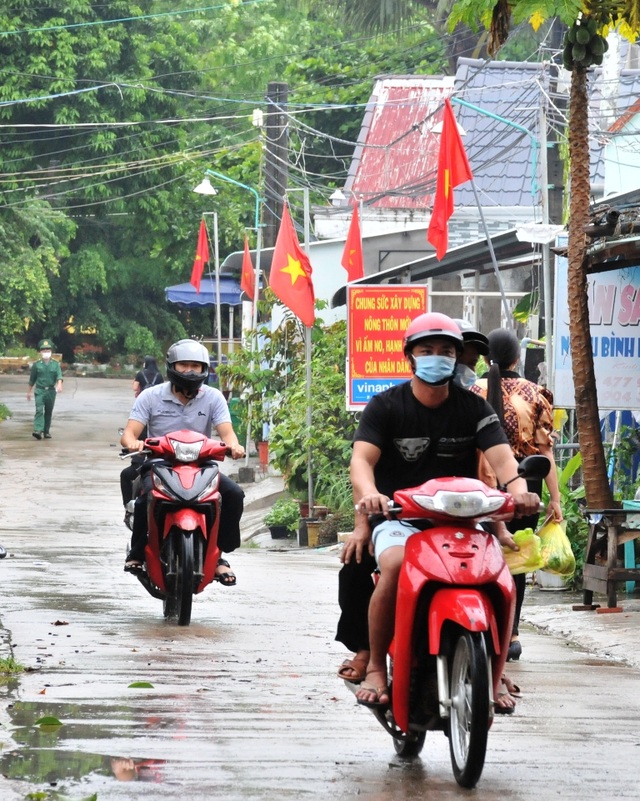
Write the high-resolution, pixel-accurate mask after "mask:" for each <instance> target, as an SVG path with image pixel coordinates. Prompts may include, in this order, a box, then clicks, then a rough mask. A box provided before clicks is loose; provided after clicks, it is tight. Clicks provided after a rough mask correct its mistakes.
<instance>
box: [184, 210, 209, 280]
mask: <svg viewBox="0 0 640 801" xmlns="http://www.w3.org/2000/svg"><path fill="white" fill-rule="evenodd" d="M208 261H209V243H208V242H207V226H206V225H205V222H204V219H202V220H200V231H199V232H198V247H197V248H196V257H195V259H194V261H193V268H192V270H191V279H190V281H189V283H191V284H193V286H194V287H195V288H196V292H200V281H201V280H202V273H203V272H204V265H205V264H206V263H207V262H208Z"/></svg>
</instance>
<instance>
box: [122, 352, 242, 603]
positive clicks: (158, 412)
mask: <svg viewBox="0 0 640 801" xmlns="http://www.w3.org/2000/svg"><path fill="white" fill-rule="evenodd" d="M166 375H167V381H166V382H165V383H164V384H159V385H158V386H155V387H151V388H150V389H147V390H146V391H145V392H142V393H141V394H140V395H139V396H138V397H137V398H136V400H135V403H134V404H133V408H132V410H131V413H130V415H129V420H128V422H127V426H126V428H125V429H124V432H123V434H122V438H121V440H120V443H121V445H122V446H123V447H124V448H126V449H127V450H129V451H141V450H142V449H143V448H144V441H143V440H141V439H139V437H140V436H141V435H142V432H143V431H144V429H145V426H146V427H147V437H161V436H163V435H164V434H168V433H169V432H171V431H178V430H181V429H187V430H190V431H195V432H197V433H199V434H205V435H206V436H208V437H209V436H211V431H212V428H215V429H216V432H217V434H218V436H219V437H220V439H221V440H223V441H224V442H225V443H226V444H227V445H228V447H229V448H230V449H231V456H232V458H234V459H240V458H242V457H243V456H244V454H245V451H244V448H243V446H242V445H241V444H240V443H239V442H238V437H237V436H236V433H235V431H234V430H233V426H232V424H231V416H230V414H229V407H228V406H227V402H226V401H225V399H224V396H223V395H222V393H221V392H220V391H219V390H217V389H214V388H213V387H209V386H205V381H206V380H207V377H208V375H209V353H208V351H207V349H206V348H205V347H204V345H202V344H201V343H200V342H196V341H195V340H193V339H181V340H180V341H179V342H175V343H174V344H173V345H171V347H170V348H169V350H168V351H167V360H166ZM150 488H151V478H150V476H149V474H147V475H146V477H145V479H144V481H143V490H142V494H141V495H139V496H138V498H136V501H135V511H134V516H133V533H132V537H131V550H130V552H129V554H128V555H127V559H126V562H125V570H139V569H141V567H142V565H143V564H144V558H145V557H144V551H145V546H146V544H147V516H146V510H147V498H146V495H147V493H148V492H149V490H150ZM220 495H221V498H222V504H221V512H220V530H219V535H218V545H219V547H220V550H221V551H224V552H225V553H230V552H231V551H234V550H235V549H236V548H237V547H238V546H239V545H240V518H241V517H242V511H243V507H244V492H243V490H242V489H241V488H240V487H239V486H238V485H237V484H236V483H235V482H234V481H232V480H231V479H230V478H229V477H228V476H225V475H222V474H221V475H220ZM216 579H217V580H218V581H219V582H220V583H221V584H223V585H225V586H228V587H230V586H233V585H234V584H235V583H236V577H235V575H234V573H233V572H232V571H231V569H230V567H229V563H228V562H227V561H226V560H224V559H222V558H221V559H220V560H219V562H218V567H217V568H216Z"/></svg>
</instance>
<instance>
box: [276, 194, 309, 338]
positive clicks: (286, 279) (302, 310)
mask: <svg viewBox="0 0 640 801" xmlns="http://www.w3.org/2000/svg"><path fill="white" fill-rule="evenodd" d="M269 286H270V287H271V289H273V291H274V292H275V294H276V295H277V296H278V298H279V299H280V300H281V301H282V303H284V305H285V306H288V308H289V309H291V311H292V312H293V313H294V314H295V315H296V317H298V318H299V319H300V320H302V322H303V323H304V324H305V325H307V326H312V325H313V321H314V320H315V295H314V293H313V283H312V281H311V264H310V263H309V259H308V258H307V255H306V253H305V252H304V251H303V250H302V248H301V247H300V243H299V242H298V237H297V236H296V231H295V228H294V227H293V222H292V221H291V215H290V214H289V207H288V206H287V204H286V203H285V204H284V207H283V209H282V222H281V223H280V230H279V231H278V237H277V239H276V246H275V248H274V250H273V258H272V260H271V272H270V273H269Z"/></svg>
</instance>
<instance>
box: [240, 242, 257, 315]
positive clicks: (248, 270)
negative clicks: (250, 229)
mask: <svg viewBox="0 0 640 801" xmlns="http://www.w3.org/2000/svg"><path fill="white" fill-rule="evenodd" d="M240 289H241V290H242V291H243V292H244V293H245V295H246V296H247V297H248V298H249V300H251V301H253V299H254V296H255V294H256V274H255V270H254V269H253V262H252V261H251V254H250V253H249V238H248V237H247V235H246V234H245V235H244V255H243V257H242V275H241V278H240Z"/></svg>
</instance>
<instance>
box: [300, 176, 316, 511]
mask: <svg viewBox="0 0 640 801" xmlns="http://www.w3.org/2000/svg"><path fill="white" fill-rule="evenodd" d="M303 198H304V251H305V253H306V254H307V256H310V252H309V251H310V246H309V241H310V221H309V189H308V187H304V188H303ZM304 350H305V359H306V362H307V371H306V390H307V477H308V482H309V483H308V486H309V493H308V501H309V514H313V506H314V500H313V490H314V487H313V472H312V467H313V457H312V455H311V426H312V423H313V420H312V409H311V328H310V326H307V325H305V327H304Z"/></svg>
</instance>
